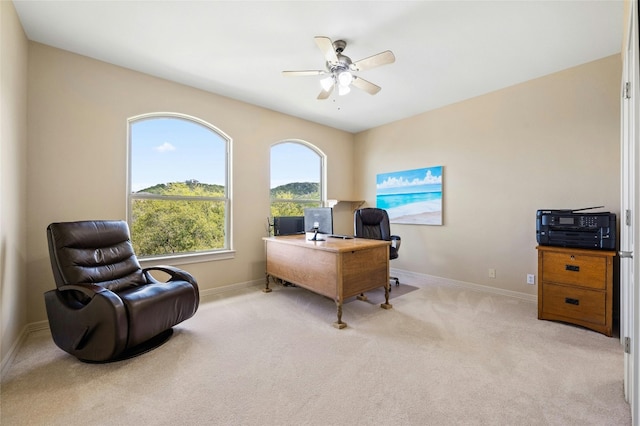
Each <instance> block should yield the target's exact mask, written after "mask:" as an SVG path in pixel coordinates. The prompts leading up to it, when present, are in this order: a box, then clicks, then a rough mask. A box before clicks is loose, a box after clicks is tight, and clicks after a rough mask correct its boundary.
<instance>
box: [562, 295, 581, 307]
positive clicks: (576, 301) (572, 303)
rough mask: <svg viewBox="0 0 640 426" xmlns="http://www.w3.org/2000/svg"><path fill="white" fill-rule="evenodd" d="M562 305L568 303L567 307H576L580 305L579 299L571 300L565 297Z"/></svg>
mask: <svg viewBox="0 0 640 426" xmlns="http://www.w3.org/2000/svg"><path fill="white" fill-rule="evenodd" d="M564 303H568V304H569V305H576V306H578V305H579V304H580V300H579V299H572V298H570V297H565V298H564Z"/></svg>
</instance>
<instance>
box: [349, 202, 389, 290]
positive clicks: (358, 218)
mask: <svg viewBox="0 0 640 426" xmlns="http://www.w3.org/2000/svg"><path fill="white" fill-rule="evenodd" d="M353 222H354V223H353V228H354V230H353V233H354V235H355V236H356V238H369V239H371V240H385V241H391V246H390V247H389V259H390V260H393V259H397V258H398V250H400V242H401V238H400V237H399V236H398V235H391V228H390V226H389V215H388V214H387V211H386V210H384V209H378V208H372V207H365V208H363V209H358V210H356V212H355V213H354V215H353ZM389 279H390V280H392V281H395V282H396V286H399V285H400V280H399V279H398V277H389Z"/></svg>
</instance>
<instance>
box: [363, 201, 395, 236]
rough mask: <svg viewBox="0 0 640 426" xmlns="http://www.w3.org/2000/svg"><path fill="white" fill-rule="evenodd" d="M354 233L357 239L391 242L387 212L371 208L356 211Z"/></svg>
mask: <svg viewBox="0 0 640 426" xmlns="http://www.w3.org/2000/svg"><path fill="white" fill-rule="evenodd" d="M354 233H355V236H356V237H358V238H369V239H375V240H385V241H391V230H390V228H389V215H388V214H387V211H386V210H383V209H376V208H371V207H366V208H363V209H359V210H356V212H355V214H354Z"/></svg>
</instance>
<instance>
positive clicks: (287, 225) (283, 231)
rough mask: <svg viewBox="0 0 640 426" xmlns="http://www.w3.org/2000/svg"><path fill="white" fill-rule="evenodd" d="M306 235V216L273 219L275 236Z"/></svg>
mask: <svg viewBox="0 0 640 426" xmlns="http://www.w3.org/2000/svg"><path fill="white" fill-rule="evenodd" d="M294 234H304V216H276V217H274V218H273V235H276V236H278V235H294Z"/></svg>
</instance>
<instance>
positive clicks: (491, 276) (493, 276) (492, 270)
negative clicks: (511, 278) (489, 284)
mask: <svg viewBox="0 0 640 426" xmlns="http://www.w3.org/2000/svg"><path fill="white" fill-rule="evenodd" d="M495 277H496V270H495V269H493V268H489V278H495Z"/></svg>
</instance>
